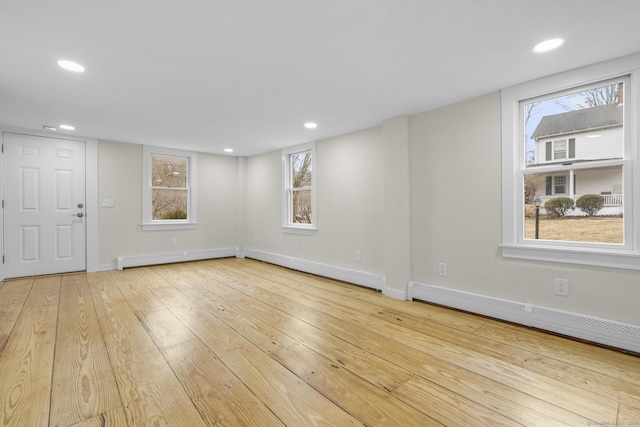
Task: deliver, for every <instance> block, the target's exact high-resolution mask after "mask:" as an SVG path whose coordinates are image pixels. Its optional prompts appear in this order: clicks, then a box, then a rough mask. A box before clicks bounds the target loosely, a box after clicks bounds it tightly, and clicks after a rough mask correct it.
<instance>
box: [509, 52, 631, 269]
mask: <svg viewBox="0 0 640 427" xmlns="http://www.w3.org/2000/svg"><path fill="white" fill-rule="evenodd" d="M639 67H640V55H634V56H629V57H625V58H621V59H618V60H614V61H610V62H607V63H602V64H597V65H594V66H591V67H585V68H582V69H580V70H576V71H571V72H567V73H562V74H558V75H555V76H550V77H547V78H544V79H539V80H536V81H533V82H530V83H525V84H522V85H518V86H514V87H511V88H508V89H505V90H503V91H502V131H503V133H502V168H503V173H502V177H503V178H502V195H503V197H502V221H503V242H502V245H501V248H502V254H503V256H504V257H514V258H525V259H535V260H545V261H556V262H569V263H577V264H589V265H603V266H611V267H620V268H632V269H640V238H639V236H638V234H639V233H638V232H637V230H638V227H640V218H639V215H638V214H639V211H640V206H639V204H640V193H639V192H640V188H639V187H640V181H638V180H636V181H635V182H634V178H633V177H634V169H638V168H640V164H639V159H640V157H639V154H638V152H639V151H640V150H638V138H637V128H636V123H635V121H634V120H635V117H636V115H637V110H636V108H637V107H636V106H637V101H638V93H639V90H638V87H637V86H636V78H637V76H638V75H639V74H638V68H639ZM638 172H639V171H638V170H636V171H635V174H636V175H637V174H638ZM634 184H635V185H634ZM614 189H615V190H614ZM612 193H613V194H612ZM584 195H589V196H590V198H591V196H593V195H598V196H600V197H599V200H602V204H603V206H602V207H601V208H600V209H599V210H595V213H594V210H593V209H591V208H587V207H585V210H584V211H583V210H582V209H581V208H580V206H579V205H581V204H582V205H583V202H580V203H577V202H578V201H580V200H581V196H584ZM561 198H563V200H561ZM567 199H570V200H567ZM585 199H586V198H583V199H582V201H584V200H585ZM596 199H598V197H596ZM534 200H539V201H540V210H539V213H540V217H539V229H538V230H537V231H539V237H538V238H535V237H534V236H536V233H534V231H535V230H534V229H533V227H535V226H536V225H535V224H536V221H535V219H534V218H532V214H533V213H535V212H536V209H535V207H533V206H527V205H532V204H533V202H534ZM572 202H573V204H571V203H572ZM558 204H561V205H563V204H568V205H569V206H566V207H565V206H561V208H557V206H558ZM592 215H595V217H594V216H592ZM634 230H635V232H634Z"/></svg>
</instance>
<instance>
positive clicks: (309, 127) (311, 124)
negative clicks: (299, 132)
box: [304, 122, 318, 129]
mask: <svg viewBox="0 0 640 427" xmlns="http://www.w3.org/2000/svg"><path fill="white" fill-rule="evenodd" d="M304 127H306V128H307V129H315V128H317V127H318V125H317V124H316V123H313V122H307V123H305V124H304Z"/></svg>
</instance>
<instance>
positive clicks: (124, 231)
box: [98, 141, 239, 268]
mask: <svg viewBox="0 0 640 427" xmlns="http://www.w3.org/2000/svg"><path fill="white" fill-rule="evenodd" d="M238 162H239V159H237V158H234V157H226V156H216V155H212V154H204V153H198V176H197V180H198V227H197V229H195V230H154V231H142V229H141V226H140V224H141V222H142V145H136V144H123V143H118V142H106V141H99V142H98V197H99V198H100V199H113V200H114V207H113V208H101V209H99V212H98V214H99V264H100V265H101V266H102V268H108V267H109V266H114V265H115V264H116V259H117V257H119V256H132V255H150V254H162V253H170V252H178V251H180V252H182V251H194V250H204V249H217V248H229V247H235V246H237V244H238V242H237V232H236V231H237V227H238V203H239V200H238V194H239V191H238V175H237V169H238ZM172 239H176V240H177V246H176V247H172V246H171V240H172Z"/></svg>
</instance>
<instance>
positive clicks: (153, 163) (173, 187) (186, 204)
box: [142, 146, 196, 230]
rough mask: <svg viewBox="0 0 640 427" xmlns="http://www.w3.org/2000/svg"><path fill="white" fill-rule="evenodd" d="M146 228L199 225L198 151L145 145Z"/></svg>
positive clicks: (144, 214) (143, 208)
mask: <svg viewBox="0 0 640 427" xmlns="http://www.w3.org/2000/svg"><path fill="white" fill-rule="evenodd" d="M143 159H144V163H143V207H142V211H143V222H142V228H143V230H154V229H167V228H193V227H195V226H196V204H195V179H194V178H193V177H194V176H195V168H196V154H195V153H192V152H187V151H181V150H170V149H166V148H159V147H149V146H145V147H144V148H143Z"/></svg>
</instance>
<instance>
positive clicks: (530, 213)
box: [524, 205, 536, 218]
mask: <svg viewBox="0 0 640 427" xmlns="http://www.w3.org/2000/svg"><path fill="white" fill-rule="evenodd" d="M524 217H525V218H535V217H536V207H535V206H533V205H524Z"/></svg>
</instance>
